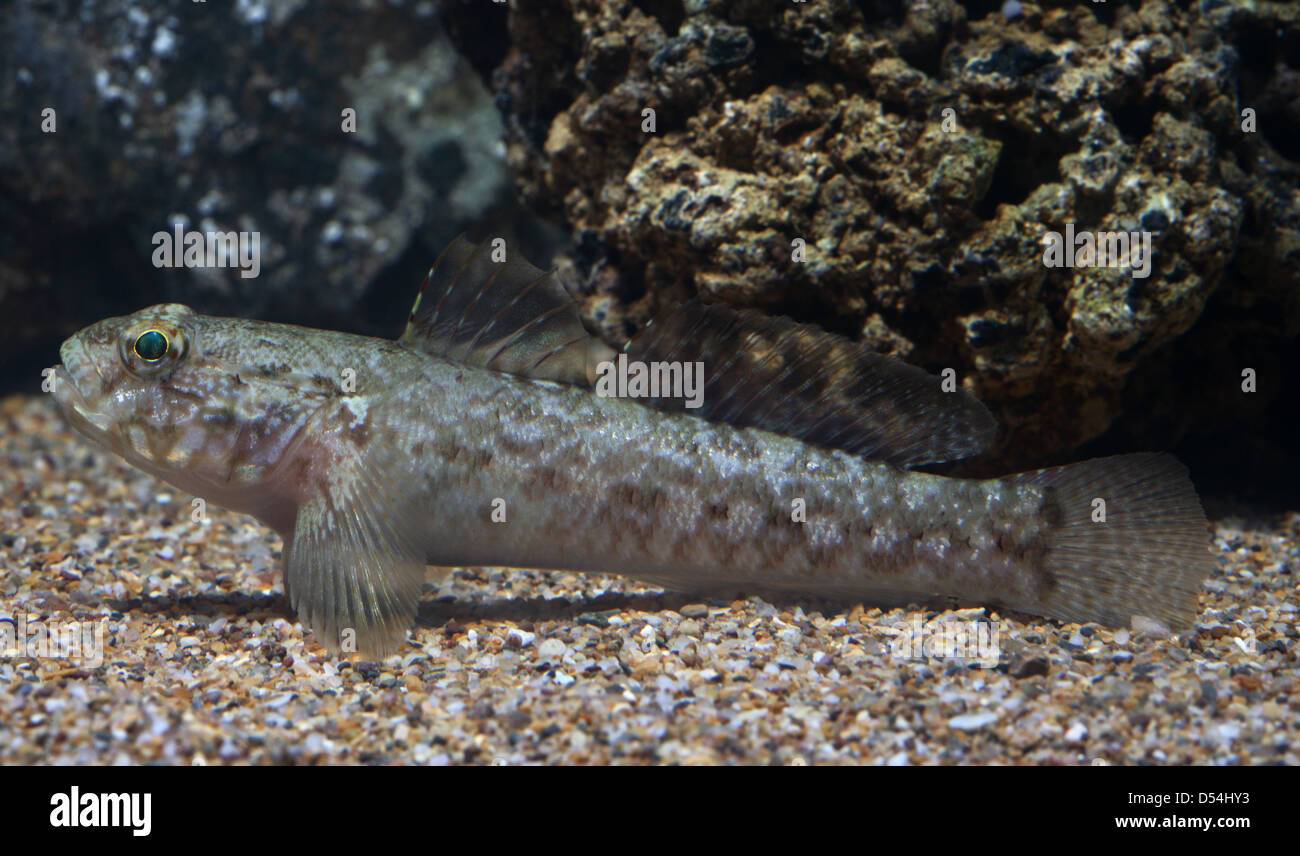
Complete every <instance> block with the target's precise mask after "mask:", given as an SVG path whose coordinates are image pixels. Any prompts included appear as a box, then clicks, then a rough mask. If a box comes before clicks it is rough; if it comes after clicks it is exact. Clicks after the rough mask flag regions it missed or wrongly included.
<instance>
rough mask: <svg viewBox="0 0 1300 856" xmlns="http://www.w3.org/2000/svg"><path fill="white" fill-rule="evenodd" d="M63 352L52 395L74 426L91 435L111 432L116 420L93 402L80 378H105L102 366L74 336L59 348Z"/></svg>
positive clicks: (55, 370) (55, 367) (54, 377)
mask: <svg viewBox="0 0 1300 856" xmlns="http://www.w3.org/2000/svg"><path fill="white" fill-rule="evenodd" d="M59 356H60V357H62V358H63V363H61V364H60V365H56V366H54V375H53V377H52V383H51V385H50V395H51V396H52V397H53V398H54V400H55V402H57V403H58V405H59V408H60V409H61V410H62V411H63V413H64V415H65V416H66V417H67V418H68V421H69V422H71V423H72V425H73V427H74V428H76V429H77V430H78V431H80V432H81V433H83V434H85V435H86V436H88V437H90V438H91V439H99V438H102V437H103V436H104V435H106V434H108V433H109V431H110V427H111V425H112V420H111V419H110V418H109V415H108V414H107V413H105V412H103V410H101V409H99V408H97V407H94V406H93V405H91V403H90V399H88V398H87V397H86V394H85V392H84V391H83V389H82V385H81V384H79V383H78V382H77V381H78V379H79V378H80V379H85V378H88V377H96V378H102V376H101V373H100V371H99V368H98V367H97V366H96V365H95V363H94V361H93V360H91V359H90V358H89V356H88V355H87V354H86V353H85V352H84V350H83V349H82V348H80V347H78V346H77V344H76V343H75V342H74V341H73V340H71V339H69V340H68V341H66V342H64V343H63V346H62V347H61V348H59Z"/></svg>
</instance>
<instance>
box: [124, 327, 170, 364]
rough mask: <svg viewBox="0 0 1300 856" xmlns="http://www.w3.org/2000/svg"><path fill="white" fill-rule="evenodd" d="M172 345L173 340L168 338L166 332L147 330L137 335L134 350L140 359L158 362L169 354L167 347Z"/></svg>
mask: <svg viewBox="0 0 1300 856" xmlns="http://www.w3.org/2000/svg"><path fill="white" fill-rule="evenodd" d="M170 347H171V342H170V341H169V340H168V339H167V334H166V333H164V332H163V331H161V330H145V331H144V332H143V333H141V334H140V335H139V336H137V337H136V340H135V345H134V346H133V350H134V351H135V353H136V356H138V357H139V358H140V359H142V360H145V361H146V362H150V363H156V362H158V361H159V360H161V359H162V358H163V357H165V356H167V349H168V348H170Z"/></svg>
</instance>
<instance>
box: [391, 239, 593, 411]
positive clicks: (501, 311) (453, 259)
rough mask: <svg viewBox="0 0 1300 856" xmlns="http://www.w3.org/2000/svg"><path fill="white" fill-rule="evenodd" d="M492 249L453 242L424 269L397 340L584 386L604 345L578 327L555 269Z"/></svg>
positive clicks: (432, 351) (469, 362) (490, 366)
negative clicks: (499, 255)
mask: <svg viewBox="0 0 1300 856" xmlns="http://www.w3.org/2000/svg"><path fill="white" fill-rule="evenodd" d="M492 255H493V253H492V250H491V248H490V246H489V244H487V243H483V244H478V245H475V244H473V243H471V242H469V241H467V240H465V238H463V237H458V238H456V239H455V240H453V241H452V242H451V243H450V244H449V245H448V246H447V248H446V249H445V250H443V252H442V255H440V256H439V257H438V260H437V261H436V262H434V265H433V267H432V268H431V269H430V270H429V275H428V276H427V277H426V278H425V280H424V284H423V285H422V286H421V287H420V293H419V295H418V296H417V297H416V298H415V305H414V306H412V307H411V317H410V320H409V321H408V322H407V325H406V331H405V332H403V333H402V336H401V338H399V339H398V342H400V343H401V344H403V345H406V346H407V347H410V348H415V349H417V350H420V351H424V352H425V353H429V354H433V355H435V356H439V357H445V358H447V359H450V360H456V361H457V362H462V363H465V364H467V365H472V366H479V367H481V368H486V369H493V370H495V371H501V372H509V373H510V374H517V375H525V376H527V377H533V378H541V379H544V380H555V381H561V382H563V383H572V384H579V385H586V384H590V383H591V381H592V380H593V379H594V378H595V374H596V363H597V362H599V361H600V360H601V359H605V358H606V357H607V355H608V353H609V348H608V347H607V346H605V345H604V344H602V343H600V342H599V341H597V340H595V339H593V338H592V337H591V335H590V334H588V333H587V331H586V329H585V328H584V327H583V326H582V320H581V318H580V317H579V316H578V308H577V306H576V305H574V302H573V300H572V298H570V297H569V293H568V292H567V291H565V290H564V286H563V285H561V284H560V281H559V279H558V278H557V277H556V275H555V272H554V271H551V272H549V273H548V272H546V271H543V270H540V269H539V268H536V267H533V266H532V265H530V264H529V263H528V262H526V261H522V260H515V259H510V260H508V261H501V262H498V261H494V260H493V257H492Z"/></svg>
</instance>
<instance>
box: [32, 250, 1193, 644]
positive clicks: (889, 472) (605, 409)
mask: <svg viewBox="0 0 1300 856" xmlns="http://www.w3.org/2000/svg"><path fill="white" fill-rule="evenodd" d="M154 334H157V335H154ZM627 351H628V354H629V355H631V356H633V357H636V358H639V359H642V360H660V359H663V360H673V359H678V360H680V359H683V358H686V357H702V358H703V362H704V364H705V369H706V377H707V379H708V380H707V384H706V387H705V394H704V402H705V405H704V407H703V408H701V409H700V412H699V415H698V416H697V415H693V412H692V411H691V410H688V409H685V408H684V407H683V405H682V402H681V400H680V399H673V398H671V397H668V396H665V397H663V398H660V399H657V400H654V401H649V402H641V401H633V400H627V399H617V398H606V397H602V396H600V395H597V394H596V393H595V392H593V390H592V389H591V384H592V382H593V381H594V380H595V379H596V377H597V374H598V373H599V372H600V371H601V369H602V363H603V362H604V361H605V360H607V359H608V358H609V357H610V355H611V353H612V352H610V351H609V350H608V349H607V348H605V347H604V346H602V345H600V344H599V343H597V342H595V341H593V340H592V339H591V338H590V337H589V336H588V335H587V334H586V333H585V331H584V330H583V329H582V326H581V323H580V322H579V321H578V318H577V314H576V311H575V310H574V308H573V306H572V303H571V301H569V299H568V297H567V295H566V294H565V293H564V291H563V288H562V287H561V286H560V285H559V283H558V282H557V281H556V280H555V279H554V277H550V276H547V275H543V274H542V273H541V272H540V271H538V270H536V269H535V268H532V267H531V266H529V265H527V264H525V263H522V262H511V263H502V264H498V263H495V262H492V261H491V259H490V257H489V256H488V255H487V254H486V253H485V252H484V251H483V250H481V249H477V248H475V247H473V246H472V245H469V244H467V243H465V242H463V241H458V242H456V243H454V244H453V245H452V246H451V247H450V248H449V249H448V250H447V252H446V253H444V255H443V257H442V258H441V259H440V260H439V263H438V265H436V266H435V268H434V270H433V271H432V272H431V274H430V278H429V280H428V281H426V286H425V288H424V289H423V290H422V292H421V297H420V298H419V299H418V300H417V302H416V307H415V309H414V310H413V312H412V319H411V323H410V325H409V326H408V329H407V331H406V333H405V334H404V335H403V337H402V338H401V339H399V340H398V341H397V342H390V341H385V340H378V339H371V338H366V337H361V336H353V335H349V334H344V333H335V332H327V331H319V330H310V329H306V328H301V327H294V326H290V325H282V324H271V323H266V322H260V321H252V320H243V319H229V318H214V317H209V316H203V315H199V314H197V313H194V312H192V311H191V310H189V309H188V308H187V307H183V306H180V305H177V304H165V305H161V306H155V307H151V308H149V309H145V310H142V311H140V312H137V313H135V314H134V315H131V316H126V317H123V318H113V319H107V320H105V321H101V322H99V323H98V324H95V325H92V326H91V327H88V328H87V329H86V330H83V331H82V332H81V333H78V334H77V335H76V336H74V337H72V338H71V339H69V340H68V341H67V342H66V343H65V344H64V346H63V349H62V357H63V360H64V363H63V365H62V366H60V367H59V370H58V374H57V376H56V383H55V389H54V394H55V396H56V398H57V399H58V401H59V403H60V404H61V405H62V406H63V409H64V411H65V412H66V413H67V414H68V417H69V419H70V421H71V422H72V424H73V425H74V426H75V427H77V428H78V429H79V430H80V431H82V433H84V434H85V435H86V436H88V437H89V438H91V439H92V440H95V441H96V442H98V443H100V444H102V445H104V446H106V447H107V448H109V449H111V450H112V451H114V452H117V453H118V454H120V455H122V456H123V457H125V458H126V459H127V460H128V461H130V462H131V463H132V464H134V465H136V466H138V467H140V468H141V469H143V470H145V471H146V472H149V473H151V474H153V475H155V476H157V477H159V478H162V479H164V480H166V481H168V482H170V483H172V484H174V485H176V486H177V487H179V488H181V489H183V490H186V491H189V492H192V493H194V494H195V495H198V496H203V497H205V498H207V499H208V500H210V501H212V502H216V503H218V504H220V505H224V506H227V507H230V508H233V509H236V510H239V511H243V512H246V513H249V514H252V515H254V516H256V517H258V518H259V519H261V520H263V521H264V522H266V523H267V524H268V525H270V526H272V527H273V528H275V529H276V530H277V531H278V532H279V533H280V534H281V535H282V536H283V537H284V541H285V550H284V569H285V586H286V590H287V592H288V594H289V597H290V600H291V602H292V603H293V605H294V607H295V609H296V610H297V611H298V613H299V616H300V617H301V618H302V619H303V621H304V623H306V624H308V625H309V626H310V627H311V628H312V629H313V630H314V631H315V632H316V633H317V634H318V636H319V637H320V638H321V640H322V641H323V642H324V643H325V644H326V645H327V646H329V647H330V648H332V649H338V648H340V647H341V648H344V649H345V650H346V649H351V648H352V647H353V643H354V642H355V645H356V647H357V648H358V649H359V650H362V651H365V652H371V653H375V652H384V651H390V650H392V649H393V648H394V646H395V645H396V644H397V643H398V642H400V640H401V639H402V638H404V637H405V634H406V632H407V630H408V629H409V626H410V623H411V621H412V619H413V616H414V612H415V609H416V606H417V603H418V598H419V592H420V587H421V585H422V583H423V580H424V572H425V566H426V564H429V565H436V566H440V567H455V566H465V565H469V566H480V565H489V566H509V567H526V568H543V569H556V570H572V571H596V572H610V573H619V574H626V575H630V576H634V577H638V578H642V579H647V580H652V581H655V582H659V583H662V584H664V585H668V586H671V587H675V588H682V589H692V590H710V589H718V590H732V591H734V590H745V589H750V590H755V591H764V590H773V589H779V590H786V591H790V592H805V593H809V594H825V595H833V596H843V597H850V598H857V599H862V600H867V601H870V602H876V603H890V604H896V603H906V602H912V601H925V600H929V599H931V598H934V597H946V598H956V599H959V600H962V601H970V602H977V603H987V604H993V605H999V606H1003V607H1007V608H1011V609H1015V610H1021V611H1025V612H1030V613H1035V614H1042V615H1047V616H1051V617H1055V618H1061V619H1067V620H1075V621H1098V622H1102V623H1106V624H1112V625H1114V624H1122V623H1126V622H1127V621H1128V620H1129V618H1130V616H1132V615H1134V614H1141V615H1147V616H1152V617H1155V618H1158V619H1160V620H1163V621H1165V622H1166V623H1169V624H1170V625H1173V626H1185V625H1187V624H1188V623H1190V622H1191V620H1192V619H1193V618H1194V616H1195V611H1196V595H1197V592H1198V591H1199V588H1200V584H1201V581H1202V580H1203V579H1204V577H1205V575H1206V574H1207V573H1208V571H1209V568H1210V554H1209V552H1208V550H1207V546H1208V538H1207V530H1206V523H1205V518H1204V514H1203V513H1202V511H1201V508H1200V505H1199V502H1198V501H1197V498H1196V494H1195V491H1194V490H1193V488H1192V486H1191V483H1190V481H1189V480H1188V478H1187V476H1186V471H1185V470H1184V469H1183V468H1182V466H1181V465H1180V464H1178V462H1177V461H1176V460H1174V459H1173V458H1171V457H1170V456H1167V455H1154V454H1137V455H1122V456H1117V457H1113V458H1103V459H1098V460H1093V461H1086V462H1083V463H1080V464H1075V465H1071V466H1067V467H1059V468H1054V469H1050V470H1041V471H1035V472H1031V473H1021V474H1017V475H1012V476H1008V477H1004V478H998V479H989V480H971V479H957V478H948V477H943V476H937V475H931V474H927V473H921V472H913V471H910V470H908V469H906V467H908V466H912V465H915V464H919V463H925V462H930V461H940V460H947V459H952V458H958V457H962V456H965V455H968V454H972V453H974V452H977V451H979V450H980V449H981V448H983V447H984V446H986V445H987V444H988V442H989V440H990V439H991V437H992V434H993V430H994V428H993V423H992V420H991V417H989V415H988V414H987V411H985V410H984V409H983V407H982V406H981V405H979V403H978V402H976V401H975V400H974V399H973V398H971V397H970V396H969V395H967V394H965V393H963V392H945V391H943V389H942V387H941V385H940V384H939V382H938V380H937V379H935V378H932V377H930V376H929V375H927V374H925V373H924V372H922V371H920V370H919V369H916V368H914V367H911V366H906V365H905V364H902V363H899V362H897V361H895V360H892V359H890V358H887V357H883V356H880V355H877V354H873V353H870V352H868V351H865V350H864V349H862V348H861V347H859V346H857V345H855V344H853V343H851V342H848V341H847V340H844V339H841V338H839V337H834V336H831V335H829V334H825V333H821V332H820V331H816V330H815V329H814V328H809V327H806V326H804V325H798V324H794V323H793V322H789V321H785V320H783V319H769V318H764V317H763V316H758V315H756V314H754V313H736V312H733V311H731V310H729V309H726V308H724V307H718V306H704V305H700V304H688V305H686V306H684V307H681V308H679V309H678V310H677V311H675V312H673V313H669V314H668V315H666V316H664V317H663V318H661V319H659V320H658V321H657V322H656V323H654V324H652V325H651V326H650V327H649V328H647V329H646V331H644V332H643V333H642V334H641V335H639V336H638V337H636V338H635V339H634V340H633V342H632V343H630V345H629V347H628V348H627ZM772 428H776V429H779V431H780V432H781V433H778V432H777V431H774V430H769V429H772ZM1097 500H1102V501H1103V502H1104V505H1103V506H1102V507H1103V508H1104V515H1103V516H1101V518H1100V519H1099V516H1098V514H1097V510H1098V504H1097Z"/></svg>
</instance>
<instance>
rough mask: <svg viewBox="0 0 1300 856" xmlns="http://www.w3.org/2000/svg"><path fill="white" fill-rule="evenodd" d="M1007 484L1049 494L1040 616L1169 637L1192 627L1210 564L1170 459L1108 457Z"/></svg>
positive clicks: (1189, 490) (1204, 530)
mask: <svg viewBox="0 0 1300 856" xmlns="http://www.w3.org/2000/svg"><path fill="white" fill-rule="evenodd" d="M1011 478H1012V479H1013V480H1016V481H1020V482H1025V483H1029V484H1035V485H1038V486H1040V487H1042V488H1044V489H1045V490H1046V492H1047V494H1048V506H1047V508H1046V513H1047V514H1048V515H1049V519H1051V520H1052V523H1053V528H1052V531H1051V533H1050V535H1049V541H1048V546H1047V554H1046V557H1045V560H1044V568H1045V570H1046V572H1047V573H1048V574H1050V575H1051V576H1052V578H1053V580H1054V585H1052V586H1050V587H1049V589H1048V593H1047V594H1046V596H1045V597H1044V602H1043V603H1042V604H1041V610H1042V612H1043V613H1044V614H1046V615H1050V616H1052V617H1054V618H1060V619H1064V620H1066V621H1079V622H1084V621H1096V622H1099V623H1102V624H1108V625H1111V626H1127V625H1128V623H1129V620H1130V618H1131V616H1133V615H1144V616H1148V617H1150V618H1156V619H1159V620H1160V621H1162V622H1164V623H1165V624H1166V625H1167V626H1169V627H1171V628H1186V627H1190V626H1191V625H1192V623H1193V622H1194V621H1195V620H1196V615H1197V604H1196V598H1197V595H1198V594H1199V592H1200V591H1201V584H1202V582H1203V581H1204V580H1205V578H1206V576H1207V575H1208V574H1209V573H1210V571H1211V569H1212V568H1213V567H1214V561H1213V558H1212V555H1211V553H1210V551H1209V549H1208V547H1209V524H1208V523H1207V522H1206V519H1205V512H1204V511H1202V510H1201V503H1200V501H1199V500H1198V499H1197V496H1196V490H1195V489H1194V488H1193V487H1192V482H1191V480H1190V479H1189V478H1188V477H1187V468H1186V467H1184V466H1183V465H1182V464H1181V463H1179V462H1178V460H1177V459H1176V458H1174V457H1173V456H1172V455H1161V454H1134V455H1116V456H1115V457H1111V458H1097V459H1095V460H1091V461H1084V462H1082V463H1078V464H1071V465H1069V466H1064V467H1053V468H1052V469H1046V470H1036V471H1033V472H1028V473H1020V474H1019V475H1015V476H1011ZM1097 500H1101V501H1102V502H1104V505H1103V504H1102V503H1099V502H1097Z"/></svg>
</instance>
